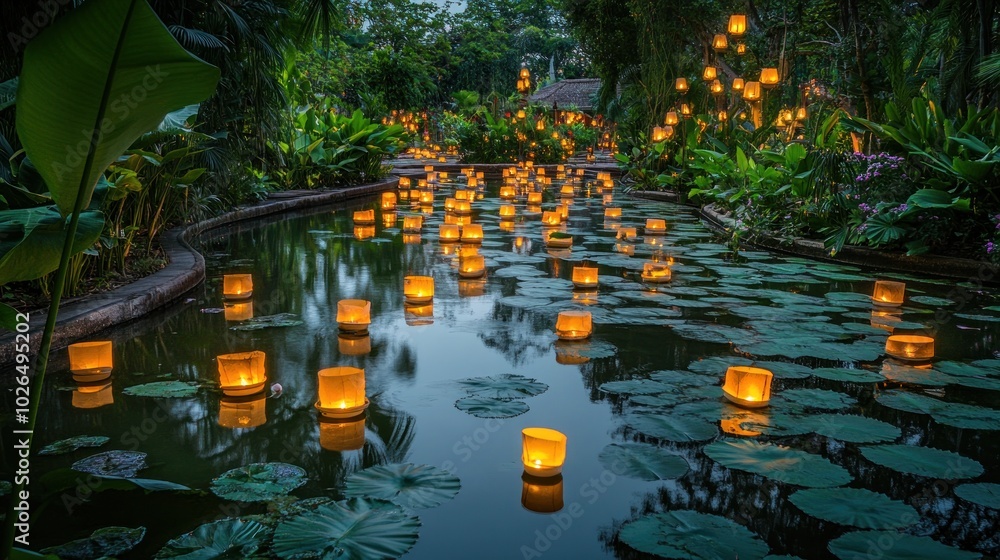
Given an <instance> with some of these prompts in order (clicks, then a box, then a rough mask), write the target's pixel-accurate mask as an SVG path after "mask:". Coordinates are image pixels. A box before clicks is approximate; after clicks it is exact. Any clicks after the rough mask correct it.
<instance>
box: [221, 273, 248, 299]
mask: <svg viewBox="0 0 1000 560" xmlns="http://www.w3.org/2000/svg"><path fill="white" fill-rule="evenodd" d="M251 296H253V276H252V275H250V274H226V275H224V276H223V277H222V297H223V299H229V300H234V299H247V298H249V297H251Z"/></svg>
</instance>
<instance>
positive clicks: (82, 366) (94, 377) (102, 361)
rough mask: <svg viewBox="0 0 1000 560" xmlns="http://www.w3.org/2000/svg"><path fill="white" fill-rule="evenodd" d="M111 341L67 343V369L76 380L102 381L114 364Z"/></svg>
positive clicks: (108, 375) (109, 373)
mask: <svg viewBox="0 0 1000 560" xmlns="http://www.w3.org/2000/svg"><path fill="white" fill-rule="evenodd" d="M113 360H114V358H113V357H112V354H111V341H110V340H99V341H95V342H77V343H75V344H70V345H69V370H70V372H71V373H72V374H73V379H74V380H76V381H84V382H87V381H91V382H92V381H103V380H105V379H107V378H108V377H110V376H111V369H112V368H113V366H114V361H113Z"/></svg>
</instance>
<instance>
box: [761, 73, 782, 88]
mask: <svg viewBox="0 0 1000 560" xmlns="http://www.w3.org/2000/svg"><path fill="white" fill-rule="evenodd" d="M779 81H781V80H780V79H779V78H778V69H777V68H761V69H760V85H761V87H763V88H764V89H771V88H773V87H774V86H776V85H778V82H779Z"/></svg>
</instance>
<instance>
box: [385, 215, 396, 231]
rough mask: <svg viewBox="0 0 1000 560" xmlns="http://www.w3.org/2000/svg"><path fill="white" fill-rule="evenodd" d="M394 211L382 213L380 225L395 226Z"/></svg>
mask: <svg viewBox="0 0 1000 560" xmlns="http://www.w3.org/2000/svg"><path fill="white" fill-rule="evenodd" d="M396 220H397V218H396V213H395V212H385V213H383V214H382V227H385V228H392V227H396Z"/></svg>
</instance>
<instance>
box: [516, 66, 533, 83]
mask: <svg viewBox="0 0 1000 560" xmlns="http://www.w3.org/2000/svg"><path fill="white" fill-rule="evenodd" d="M518 77H520V78H521V79H522V80H527V79H529V78H531V72H530V71H529V70H528V67H527V66H522V67H521V72H520V73H519V74H518Z"/></svg>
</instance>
